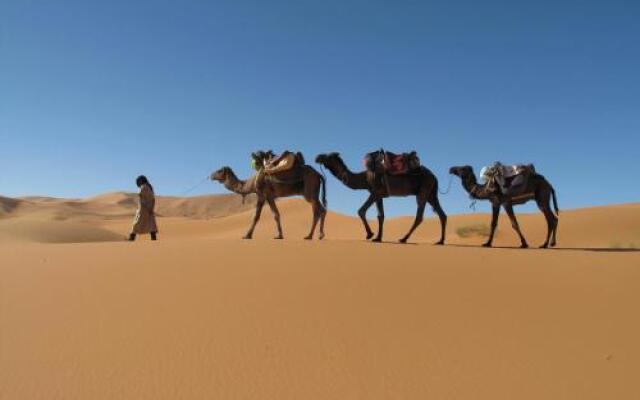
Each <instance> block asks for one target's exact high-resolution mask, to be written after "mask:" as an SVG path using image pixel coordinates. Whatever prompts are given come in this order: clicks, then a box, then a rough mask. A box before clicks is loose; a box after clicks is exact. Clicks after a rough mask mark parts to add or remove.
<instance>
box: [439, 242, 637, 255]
mask: <svg viewBox="0 0 640 400" xmlns="http://www.w3.org/2000/svg"><path fill="white" fill-rule="evenodd" d="M447 246H452V247H466V248H476V249H485V248H486V249H487V250H489V249H500V250H525V251H526V250H543V251H547V250H550V251H591V252H596V253H640V249H637V248H613V247H549V248H548V249H540V248H538V247H528V248H526V249H522V248H520V247H519V246H514V247H510V246H492V247H482V245H472V244H447Z"/></svg>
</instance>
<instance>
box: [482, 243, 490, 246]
mask: <svg viewBox="0 0 640 400" xmlns="http://www.w3.org/2000/svg"><path fill="white" fill-rule="evenodd" d="M482 247H491V243H484V244H483V245H482Z"/></svg>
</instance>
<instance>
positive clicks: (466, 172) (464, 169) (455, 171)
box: [449, 165, 474, 179]
mask: <svg viewBox="0 0 640 400" xmlns="http://www.w3.org/2000/svg"><path fill="white" fill-rule="evenodd" d="M449 173H450V174H452V175H455V176H458V177H460V178H461V179H465V178H467V177H469V176H473V175H474V174H473V167H471V166H470V165H463V166H460V167H451V168H449Z"/></svg>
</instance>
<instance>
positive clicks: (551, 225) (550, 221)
mask: <svg viewBox="0 0 640 400" xmlns="http://www.w3.org/2000/svg"><path fill="white" fill-rule="evenodd" d="M536 203H538V208H539V209H540V211H542V214H543V215H544V218H545V219H546V220H547V238H546V240H545V241H544V243H543V244H542V245H541V246H540V248H541V249H546V248H547V247H549V239H551V237H552V234H553V232H555V229H556V224H557V223H558V220H557V219H556V216H555V215H553V212H552V211H551V208H550V207H549V202H548V201H547V202H546V203H545V202H544V201H539V200H536ZM553 245H555V241H554V243H553Z"/></svg>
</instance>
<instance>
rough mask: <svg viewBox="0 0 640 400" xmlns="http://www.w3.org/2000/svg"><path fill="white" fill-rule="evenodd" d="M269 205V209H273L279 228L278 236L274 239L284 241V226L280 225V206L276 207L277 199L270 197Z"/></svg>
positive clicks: (268, 199)
mask: <svg viewBox="0 0 640 400" xmlns="http://www.w3.org/2000/svg"><path fill="white" fill-rule="evenodd" d="M267 203H269V208H271V213H272V214H273V219H275V220H276V227H277V228H278V235H277V236H276V237H274V239H284V236H283V235H282V224H280V210H278V206H276V201H275V199H273V198H271V197H268V198H267Z"/></svg>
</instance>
